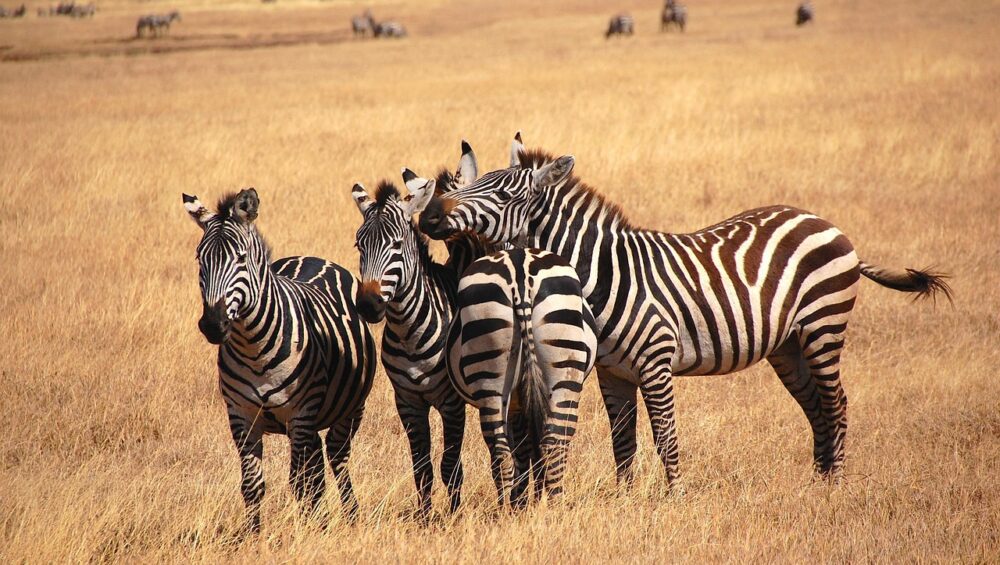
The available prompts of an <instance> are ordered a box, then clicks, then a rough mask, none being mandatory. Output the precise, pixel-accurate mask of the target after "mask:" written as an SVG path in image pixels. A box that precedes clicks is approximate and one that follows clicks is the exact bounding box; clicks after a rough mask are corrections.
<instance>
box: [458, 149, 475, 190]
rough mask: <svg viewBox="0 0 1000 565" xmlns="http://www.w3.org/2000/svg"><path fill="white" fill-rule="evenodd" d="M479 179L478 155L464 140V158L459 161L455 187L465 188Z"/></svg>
mask: <svg viewBox="0 0 1000 565" xmlns="http://www.w3.org/2000/svg"><path fill="white" fill-rule="evenodd" d="M477 178H479V164H478V163H477V162H476V154H475V152H474V151H472V146H471V145H469V142H468V141H466V140H464V139H463V140H462V158H461V159H459V160H458V171H457V172H456V173H455V186H465V185H467V184H470V183H472V182H473V181H475V180H476V179H477Z"/></svg>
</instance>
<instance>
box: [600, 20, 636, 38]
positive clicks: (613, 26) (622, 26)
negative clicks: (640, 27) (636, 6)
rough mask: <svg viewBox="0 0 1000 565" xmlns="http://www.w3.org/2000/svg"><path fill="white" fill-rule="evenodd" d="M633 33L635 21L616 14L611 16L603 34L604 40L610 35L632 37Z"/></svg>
mask: <svg viewBox="0 0 1000 565" xmlns="http://www.w3.org/2000/svg"><path fill="white" fill-rule="evenodd" d="M633 33H635V21H634V20H633V19H632V16H630V15H628V14H618V15H616V16H613V17H612V18H611V20H610V21H609V22H608V31H606V32H604V37H605V39H607V38H610V37H611V36H612V35H632V34H633Z"/></svg>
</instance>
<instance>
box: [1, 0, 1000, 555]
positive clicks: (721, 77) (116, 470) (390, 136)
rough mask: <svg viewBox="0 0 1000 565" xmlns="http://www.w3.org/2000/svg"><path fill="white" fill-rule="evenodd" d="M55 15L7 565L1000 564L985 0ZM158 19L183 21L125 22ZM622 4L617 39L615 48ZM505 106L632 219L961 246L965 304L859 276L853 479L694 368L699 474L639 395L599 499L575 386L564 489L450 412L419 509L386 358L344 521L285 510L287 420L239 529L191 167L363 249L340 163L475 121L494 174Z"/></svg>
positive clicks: (586, 422)
mask: <svg viewBox="0 0 1000 565" xmlns="http://www.w3.org/2000/svg"><path fill="white" fill-rule="evenodd" d="M16 3H20V2H16ZM8 4H10V2H8ZM40 5H42V3H40V2H28V8H29V9H28V17H26V18H24V19H23V20H2V21H0V59H2V61H0V289H2V290H0V335H2V336H3V339H2V355H0V398H2V399H3V407H4V410H3V411H4V417H3V421H4V424H3V427H2V431H3V433H2V435H0V484H2V485H3V487H2V490H0V560H2V561H3V562H11V561H30V562H65V561H74V562H78V561H90V560H125V561H133V562H135V561H139V562H151V561H189V560H191V561H201V562H216V561H220V560H222V561H250V560H258V559H263V560H266V561H271V562H277V561H281V562H284V561H293V562H311V561H316V560H320V561H372V562H381V561H385V560H392V561H402V562H409V561H417V560H422V561H435V562H480V563H488V562H490V561H491V560H494V559H502V560H505V561H521V560H523V561H528V562H535V563H553V562H578V561H603V560H609V559H610V560H614V561H626V560H639V561H652V560H657V561H662V560H669V561H675V560H676V561H696V562H705V561H744V560H751V561H806V560H816V561H821V562H842V561H902V562H911V561H965V562H996V561H997V560H998V559H1000V538H998V536H1000V534H998V532H1000V489H998V486H997V485H998V483H997V479H998V477H1000V470H998V469H1000V410H998V408H1000V392H998V387H997V383H998V366H1000V317H998V313H1000V255H998V242H1000V164H998V154H1000V103H998V92H1000V43H998V42H997V38H996V30H997V29H998V26H1000V3H998V2H997V1H996V0H986V1H973V0H956V1H954V2H942V1H941V0H933V1H932V0H913V1H904V0H886V1H884V2H857V1H850V0H829V1H823V2H814V5H815V6H816V9H817V21H816V22H815V23H814V24H813V25H809V26H805V27H804V28H795V27H794V25H793V12H794V8H795V3H794V2H793V1H775V0H747V1H741V2H733V1H729V0H698V1H695V0H690V1H689V2H688V5H689V25H688V32H687V33H686V34H684V35H683V36H682V35H680V34H679V33H676V32H671V33H667V34H660V33H658V27H659V26H658V22H657V16H658V2H656V1H641V2H640V1H636V0H623V1H621V2H618V3H613V2H604V1H597V0H580V1H570V0H560V1H558V2H539V1H526V0H514V1H511V2H487V1H481V0H477V1H470V0H438V1H435V2H391V1H385V2H381V1H373V2H371V6H372V8H373V10H374V12H375V15H376V16H379V17H393V18H397V19H399V20H400V21H402V22H403V23H404V24H406V25H407V27H408V28H409V31H410V34H411V37H409V38H407V39H404V40H399V41H377V42H375V41H352V40H351V39H350V38H349V31H348V21H349V16H350V15H351V14H353V13H358V12H360V11H361V10H362V8H363V7H364V6H363V5H361V4H355V3H348V2H341V1H334V2H319V3H314V2H306V1H285V0H281V1H280V2H278V3H276V4H261V3H259V2H256V1H251V0H246V1H227V2H218V3H217V2H209V1H208V0H178V2H175V3H168V2H163V1H161V0H153V1H149V2H139V1H125V0H105V1H102V2H100V4H99V8H100V11H99V13H98V14H97V16H96V17H95V18H94V19H92V20H85V21H75V20H70V19H68V18H38V17H36V16H35V8H36V7H37V6H40ZM174 7H178V8H180V10H181V11H182V13H183V20H182V21H181V22H179V23H176V24H175V25H174V28H173V29H172V31H171V34H170V36H168V37H165V38H163V39H159V40H153V41H149V40H141V41H139V40H133V39H131V36H132V35H134V29H135V19H136V17H137V16H138V15H140V14H142V13H147V12H156V11H167V10H169V9H172V8H174ZM620 10H629V11H631V13H632V14H633V15H634V16H635V18H636V21H637V34H636V35H635V36H634V37H632V38H630V39H623V40H615V39H612V40H610V41H605V39H604V37H603V31H604V28H605V26H606V25H607V18H608V17H609V16H610V15H611V14H612V13H614V12H616V11H620ZM518 129H521V130H523V131H524V136H525V140H526V142H527V144H528V145H529V146H542V147H545V148H547V149H549V150H551V151H553V152H558V153H571V154H573V155H574V156H575V157H576V159H577V169H576V170H577V173H578V174H579V175H580V176H581V177H582V178H583V179H584V180H585V181H587V182H588V183H590V184H592V185H594V186H596V187H598V188H599V189H600V190H601V191H602V192H603V193H605V194H606V195H607V196H608V197H609V198H610V199H612V200H613V201H615V202H617V203H619V204H621V205H622V207H623V208H624V210H625V211H626V213H627V215H628V216H629V217H630V219H631V220H632V221H633V222H634V223H636V224H638V225H642V226H647V227H650V228H656V229H661V230H671V231H689V230H693V229H696V228H698V227H701V226H704V225H707V224H710V223H714V222H716V221H718V220H721V219H723V218H726V217H728V216H730V215H732V214H734V213H736V212H739V211H741V210H743V209H747V208H752V207H756V206H761V205H767V204H773V203H785V204H790V205H795V206H799V207H802V208H806V209H808V210H811V211H813V212H815V213H817V214H820V215H822V216H823V217H825V218H827V219H829V220H831V221H832V222H834V223H835V224H837V225H838V226H839V227H840V228H841V229H843V230H844V231H845V232H846V233H847V234H848V235H849V236H850V237H851V239H852V241H853V242H854V244H855V246H856V247H857V249H858V252H859V255H860V256H861V257H862V258H864V259H865V260H867V261H871V262H874V263H878V264H885V265H892V266H897V267H901V266H911V267H926V266H929V265H933V266H936V267H937V268H939V269H941V270H944V271H947V272H950V273H951V274H952V275H953V278H952V279H950V282H951V285H952V287H953V289H954V292H955V301H954V305H949V304H948V303H947V302H940V301H939V302H938V303H937V304H936V305H935V304H932V303H930V302H918V303H911V301H910V299H909V298H908V297H907V296H904V295H901V294H898V293H895V292H892V291H889V290H886V289H883V288H880V287H877V286H876V285H874V284H872V283H869V282H864V283H862V288H861V296H860V299H859V301H858V306H857V308H856V310H855V314H854V317H853V319H852V324H851V328H850V331H849V334H848V347H847V349H846V353H845V357H844V366H843V376H844V384H845V387H846V390H847V393H848V397H849V399H850V412H849V417H850V432H849V437H848V457H849V459H848V464H847V477H846V480H845V481H844V482H843V484H840V485H834V486H831V485H828V484H825V483H816V482H813V481H812V474H811V434H810V432H809V428H808V425H807V423H806V420H805V418H804V417H803V415H802V413H801V411H800V410H799V408H798V406H797V405H796V403H795V402H794V401H793V400H792V399H791V398H790V397H789V395H788V393H787V392H786V391H785V390H784V388H783V387H782V386H781V384H780V383H779V381H778V379H777V378H776V377H775V376H774V374H773V372H772V371H771V370H770V368H769V367H766V366H764V365H760V366H757V367H754V368H752V369H750V370H748V371H745V372H742V373H740V374H737V375H732V376H727V377H702V378H698V377H691V378H684V379H681V380H680V381H679V383H678V384H677V389H678V392H677V394H678V399H677V405H678V426H679V437H680V445H681V457H682V459H681V470H682V474H683V477H684V482H685V486H686V489H687V493H686V495H685V496H683V497H673V496H671V495H668V494H667V493H666V491H665V480H664V476H663V471H662V468H661V467H660V465H659V463H658V459H657V458H656V456H655V453H654V451H653V449H652V446H651V441H650V437H649V436H650V433H649V430H648V424H647V423H646V421H645V420H640V432H641V435H640V452H639V455H638V459H639V461H638V476H639V480H638V483H637V484H636V486H635V487H634V489H632V490H631V491H629V492H619V491H618V490H617V489H616V487H615V481H614V475H613V472H612V458H611V449H610V440H609V430H608V422H607V417H606V416H605V414H604V410H603V407H602V406H601V403H600V401H599V398H598V394H597V386H596V381H593V380H591V381H588V384H587V389H586V395H585V397H584V402H583V406H582V413H581V418H582V423H581V428H580V432H579V434H578V435H577V438H576V440H575V441H574V443H573V445H572V447H571V467H570V470H569V473H568V475H567V483H566V487H567V488H566V494H565V497H564V498H563V499H562V500H561V501H559V502H558V503H554V504H549V505H547V506H544V507H537V508H532V509H529V510H527V511H525V512H523V513H520V514H517V515H514V516H507V515H497V514H496V513H495V512H494V509H493V502H492V495H493V486H492V482H491V480H490V479H489V474H488V469H487V465H486V459H487V458H486V452H485V449H484V447H483V443H482V440H481V439H480V437H481V436H480V435H479V431H478V425H477V418H476V417H475V416H474V415H473V414H472V413H471V412H470V416H471V417H470V419H469V430H468V433H467V436H466V437H467V440H466V445H467V450H466V452H465V455H464V458H465V463H466V466H467V483H466V491H465V497H464V498H465V506H464V508H463V510H462V512H461V513H460V514H458V515H456V516H449V515H447V514H442V513H439V514H438V515H437V516H436V517H435V519H434V520H433V523H432V525H431V526H430V527H428V528H421V527H420V526H419V525H417V524H416V523H414V522H413V521H412V520H410V519H408V518H407V517H406V516H407V514H408V513H409V512H410V511H411V510H412V508H413V503H414V488H413V483H412V478H411V475H410V461H409V452H408V448H407V445H406V440H405V436H404V434H403V430H402V427H401V425H400V423H399V420H398V418H397V416H396V412H395V409H394V407H393V404H392V402H391V391H390V386H389V383H388V382H387V380H386V378H385V377H384V375H382V374H381V370H380V375H379V378H378V382H377V384H376V388H375V390H374V391H373V393H372V395H371V397H370V399H369V401H368V409H367V413H366V420H365V422H364V425H363V427H362V430H361V432H360V434H359V437H358V438H357V441H356V443H355V448H354V454H353V457H352V459H351V462H350V465H351V469H352V472H353V476H354V480H355V485H356V488H357V490H358V495H359V498H360V501H361V504H362V507H363V511H362V515H361V517H360V520H359V522H358V523H357V525H354V526H350V525H347V524H346V523H344V521H343V520H342V518H341V517H340V515H339V513H338V512H337V507H338V504H337V498H336V496H334V495H333V494H332V493H330V494H328V496H327V498H326V500H325V505H326V507H327V508H329V509H330V510H331V514H332V517H331V519H330V523H329V526H328V527H327V528H326V529H322V528H321V527H319V525H318V524H317V523H316V522H315V521H307V520H302V519H300V518H299V517H298V514H297V511H296V509H295V504H294V502H293V497H292V495H291V493H290V490H289V488H288V486H287V483H286V479H287V472H288V471H287V469H288V454H287V441H286V440H285V439H284V438H281V437H273V436H271V437H269V438H268V440H267V445H266V456H265V457H266V473H267V477H268V480H269V483H268V493H267V496H266V499H265V507H264V533H263V534H262V536H261V537H260V538H259V539H258V540H254V541H248V542H245V543H239V542H238V541H237V537H236V532H237V528H238V526H239V525H240V520H241V518H242V514H243V508H242V501H241V499H240V496H239V492H238V484H239V478H238V477H239V469H238V463H237V458H236V455H235V451H234V449H233V446H232V445H231V440H230V436H229V431H228V425H227V421H226V417H225V412H224V409H223V407H222V402H221V400H220V395H219V393H218V391H217V387H216V376H215V372H214V355H215V353H214V349H213V347H212V346H210V345H209V344H207V343H206V342H205V340H204V338H203V337H202V336H201V334H200V333H199V332H198V329H197V325H196V321H197V319H198V316H199V315H200V308H201V306H200V302H199V293H198V282H197V265H196V263H195V260H194V250H195V245H196V243H197V241H198V238H199V236H200V231H199V230H198V229H197V228H196V227H195V226H194V224H193V223H192V222H191V221H190V219H189V218H188V217H187V215H186V214H185V212H184V210H183V208H182V206H181V198H180V196H181V193H182V192H188V193H194V194H198V195H199V196H201V197H202V199H203V201H205V202H214V201H215V200H216V199H217V198H218V197H219V196H220V195H222V194H223V193H225V192H227V191H231V190H235V189H239V188H241V187H244V186H255V187H256V188H257V190H258V191H259V193H260V195H261V200H262V204H261V211H260V218H259V220H258V225H259V226H260V227H261V229H262V231H263V232H264V234H265V235H266V236H267V237H268V239H269V240H270V242H271V243H272V245H273V246H274V248H275V250H276V252H277V254H278V255H279V256H285V255H297V254H312V255H319V256H322V257H327V258H329V259H332V260H334V261H337V262H339V263H341V264H343V265H345V266H348V267H349V268H351V269H354V270H356V269H357V261H358V259H357V255H356V251H355V250H354V248H353V243H354V231H355V229H356V228H357V226H358V225H359V216H358V213H357V211H356V209H355V208H354V206H353V204H352V203H351V199H350V187H351V185H352V184H353V183H354V182H357V181H361V182H363V183H365V184H366V185H368V186H372V185H373V184H374V183H375V182H376V181H377V180H378V179H379V178H381V177H384V176H387V177H389V178H392V179H398V173H399V168H400V167H402V166H409V167H411V168H413V169H414V170H416V171H418V172H421V173H425V174H428V175H429V174H433V172H434V171H435V170H436V169H437V167H438V166H440V165H448V166H449V167H453V166H454V165H455V163H456V161H457V158H458V153H459V141H460V140H461V139H462V138H466V139H468V140H469V141H470V142H471V143H472V144H473V146H474V147H475V148H476V150H477V152H478V154H479V157H480V162H481V164H483V165H484V166H485V167H486V168H497V167H500V166H501V165H503V164H504V163H505V162H506V155H507V144H508V142H509V140H510V137H511V136H512V135H513V133H514V132H515V131H516V130H518ZM643 417H644V415H643ZM435 419H436V416H435ZM435 422H436V421H435ZM435 425H436V423H435ZM435 429H436V430H439V428H435ZM435 433H436V434H437V433H439V431H436V432H435ZM435 437H439V436H438V435H436V436H435ZM436 447H437V450H436V453H439V452H440V445H438V446H436ZM435 457H437V455H436V456H435ZM441 491H443V488H441V486H440V484H439V485H438V487H437V489H436V491H435V507H436V509H438V511H441V510H443V509H444V508H445V500H444V496H443V494H442V492H441Z"/></svg>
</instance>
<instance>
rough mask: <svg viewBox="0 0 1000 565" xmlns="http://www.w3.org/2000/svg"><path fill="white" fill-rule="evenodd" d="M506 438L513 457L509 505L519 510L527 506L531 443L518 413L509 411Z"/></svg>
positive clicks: (521, 416)
mask: <svg viewBox="0 0 1000 565" xmlns="http://www.w3.org/2000/svg"><path fill="white" fill-rule="evenodd" d="M508 424H509V431H508V436H509V437H510V441H511V442H512V443H513V444H514V445H513V447H512V451H513V456H514V482H513V484H512V485H511V489H510V505H511V507H512V508H515V509H521V508H524V507H525V506H527V504H528V497H527V492H528V482H529V481H530V480H531V469H532V465H531V464H532V460H533V459H534V454H533V447H534V445H533V442H532V438H531V433H530V430H528V429H527V425H526V423H525V421H524V414H523V413H521V412H520V411H514V410H511V411H510V415H509V417H508Z"/></svg>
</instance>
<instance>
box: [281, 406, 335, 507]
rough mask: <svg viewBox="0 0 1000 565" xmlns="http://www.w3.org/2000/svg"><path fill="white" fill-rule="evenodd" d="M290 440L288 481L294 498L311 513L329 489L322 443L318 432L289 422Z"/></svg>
mask: <svg viewBox="0 0 1000 565" xmlns="http://www.w3.org/2000/svg"><path fill="white" fill-rule="evenodd" d="M288 440H289V443H290V444H291V452H292V453H291V455H292V456H291V468H290V469H289V472H288V481H289V483H291V485H292V492H294V493H295V498H296V499H298V501H299V502H300V503H302V504H303V508H302V510H303V511H304V512H305V513H306V514H309V515H312V514H313V513H314V512H315V511H316V508H317V507H318V506H319V501H320V500H321V499H322V498H323V491H324V490H326V477H325V475H324V470H323V444H322V442H321V441H320V439H319V433H318V432H317V431H316V430H314V429H312V428H311V427H305V426H294V425H293V426H289V429H288Z"/></svg>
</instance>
